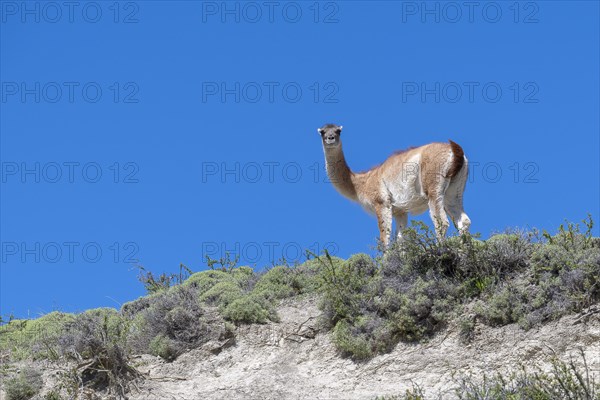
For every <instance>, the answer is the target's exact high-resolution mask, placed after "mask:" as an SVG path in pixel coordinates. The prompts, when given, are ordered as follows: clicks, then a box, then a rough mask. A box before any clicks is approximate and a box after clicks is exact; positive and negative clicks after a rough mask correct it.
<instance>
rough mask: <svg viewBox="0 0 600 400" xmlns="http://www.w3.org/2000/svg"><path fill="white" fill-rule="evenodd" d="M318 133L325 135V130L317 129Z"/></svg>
mask: <svg viewBox="0 0 600 400" xmlns="http://www.w3.org/2000/svg"><path fill="white" fill-rule="evenodd" d="M317 132H319V135H323V134H324V133H325V129H323V128H317Z"/></svg>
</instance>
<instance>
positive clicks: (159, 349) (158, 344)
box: [149, 335, 180, 361]
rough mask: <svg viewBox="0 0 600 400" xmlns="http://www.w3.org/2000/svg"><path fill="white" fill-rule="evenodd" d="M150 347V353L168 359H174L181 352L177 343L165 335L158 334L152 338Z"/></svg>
mask: <svg viewBox="0 0 600 400" xmlns="http://www.w3.org/2000/svg"><path fill="white" fill-rule="evenodd" d="M149 349H150V354H152V355H155V356H158V357H161V358H162V359H164V360H166V361H173V360H174V359H175V358H177V356H178V355H179V352H180V349H179V346H178V345H177V343H176V342H175V341H174V340H172V339H170V338H168V337H166V336H164V335H158V336H156V337H155V338H154V339H152V341H151V342H150V345H149Z"/></svg>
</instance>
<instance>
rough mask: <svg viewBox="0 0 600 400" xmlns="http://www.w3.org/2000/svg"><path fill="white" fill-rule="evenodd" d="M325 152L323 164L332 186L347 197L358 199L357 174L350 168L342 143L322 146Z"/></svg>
mask: <svg viewBox="0 0 600 400" xmlns="http://www.w3.org/2000/svg"><path fill="white" fill-rule="evenodd" d="M323 150H324V152H325V166H326V169H327V176H328V177H329V180H330V181H331V183H332V184H333V186H334V187H335V188H336V189H337V191H338V192H340V193H341V194H342V195H343V196H346V197H348V198H349V199H351V200H354V201H358V193H357V192H358V186H359V183H360V182H359V181H360V179H359V176H358V175H359V174H355V173H354V172H352V171H351V170H350V167H349V166H348V163H346V158H345V157H344V152H343V150H342V144H341V143H340V145H339V146H338V147H335V148H327V147H324V148H323Z"/></svg>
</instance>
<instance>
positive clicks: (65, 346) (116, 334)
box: [59, 308, 140, 396]
mask: <svg viewBox="0 0 600 400" xmlns="http://www.w3.org/2000/svg"><path fill="white" fill-rule="evenodd" d="M128 332H129V321H127V320H126V319H125V318H123V317H122V316H121V315H120V314H119V313H118V312H117V311H116V310H114V309H112V308H99V309H94V310H89V311H86V312H84V313H82V314H79V315H77V316H76V317H75V318H74V319H73V320H72V321H71V322H69V323H67V325H66V326H65V331H64V333H63V334H62V335H61V337H60V339H59V344H60V346H61V349H62V353H63V354H64V355H65V356H66V357H68V358H71V359H73V360H75V361H77V362H78V366H77V371H76V373H77V375H78V378H79V379H80V381H81V383H82V385H84V386H87V387H91V388H93V389H95V390H107V391H108V393H109V394H114V395H116V396H125V393H126V392H127V391H128V390H129V384H130V382H131V381H133V380H135V379H137V378H139V377H140V375H139V373H138V372H137V371H136V369H135V368H133V367H132V366H131V364H130V351H129V348H128V346H127V334H128Z"/></svg>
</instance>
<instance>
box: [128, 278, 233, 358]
mask: <svg viewBox="0 0 600 400" xmlns="http://www.w3.org/2000/svg"><path fill="white" fill-rule="evenodd" d="M213 272H220V271H213ZM209 290H210V288H206V292H208V291H209ZM232 334H233V333H232V331H231V328H230V327H229V326H227V325H226V324H225V321H224V320H223V319H222V318H221V317H220V316H219V314H218V313H217V312H216V311H215V310H211V309H209V308H207V307H206V306H204V305H203V304H202V302H201V301H200V298H199V290H198V289H197V288H196V287H194V286H193V285H180V286H175V287H173V288H171V289H169V290H168V291H165V292H162V293H160V294H159V295H157V296H153V297H152V298H151V301H150V303H149V305H148V306H147V307H146V308H144V309H142V310H141V311H140V312H139V313H138V314H137V315H136V316H135V318H134V319H133V323H132V328H131V329H130V333H129V335H128V343H129V344H130V345H131V347H132V348H133V350H134V351H136V352H138V353H150V354H155V355H158V356H161V357H163V358H165V359H166V360H169V361H171V360H173V359H174V358H176V357H177V356H178V355H179V354H181V353H183V352H185V351H187V350H190V349H193V348H197V347H199V346H201V345H202V344H204V343H206V342H208V341H209V340H223V339H225V338H228V337H231V335H232Z"/></svg>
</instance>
